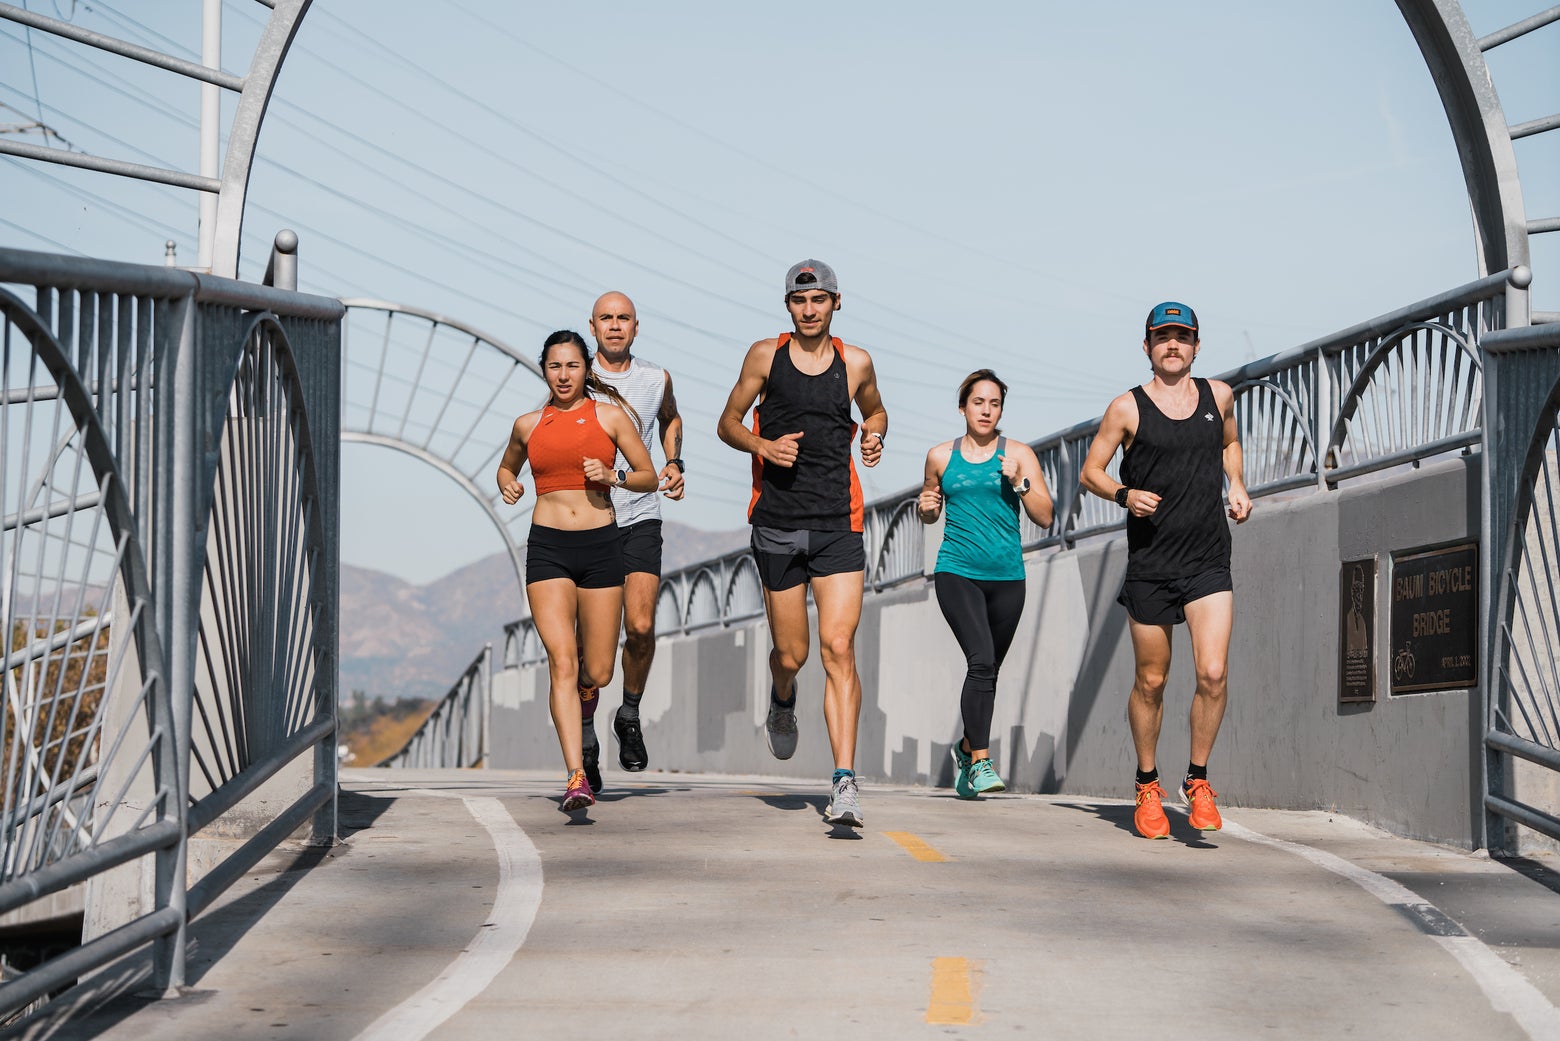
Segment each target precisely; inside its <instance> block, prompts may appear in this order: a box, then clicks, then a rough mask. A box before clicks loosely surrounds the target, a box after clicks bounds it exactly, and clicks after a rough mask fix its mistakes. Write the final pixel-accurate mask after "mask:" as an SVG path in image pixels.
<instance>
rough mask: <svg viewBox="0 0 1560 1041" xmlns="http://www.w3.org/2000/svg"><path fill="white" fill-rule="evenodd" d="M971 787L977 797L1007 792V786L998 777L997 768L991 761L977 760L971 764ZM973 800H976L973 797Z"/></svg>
mask: <svg viewBox="0 0 1560 1041" xmlns="http://www.w3.org/2000/svg"><path fill="white" fill-rule="evenodd" d="M969 786H970V788H971V789H972V790H973V791H974V793H975V795H989V794H994V793H996V792H1005V791H1007V785H1005V784H1003V783H1002V778H1000V777H998V776H997V768H996V767H994V766H992V765H991V760H990V759H977V760H975V761H974V762H973V763H971V764H970V769H969ZM971 798H974V796H973V795H972V796H971Z"/></svg>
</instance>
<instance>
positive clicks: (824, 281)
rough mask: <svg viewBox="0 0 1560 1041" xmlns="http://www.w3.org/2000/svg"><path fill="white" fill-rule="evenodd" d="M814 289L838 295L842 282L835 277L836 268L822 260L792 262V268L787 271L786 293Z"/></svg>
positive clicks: (788, 294)
mask: <svg viewBox="0 0 1560 1041" xmlns="http://www.w3.org/2000/svg"><path fill="white" fill-rule="evenodd" d="M813 289H821V290H823V291H824V292H825V293H832V294H834V295H835V296H838V295H839V293H840V283H839V279H837V278H835V277H834V269H833V268H832V267H830V266H829V265H827V264H825V263H824V262H823V261H821V260H801V261H798V262H797V263H795V264H792V265H791V270H789V271H787V272H786V273H785V295H786V296H790V295H791V294H792V293H805V292H808V291H809V290H813Z"/></svg>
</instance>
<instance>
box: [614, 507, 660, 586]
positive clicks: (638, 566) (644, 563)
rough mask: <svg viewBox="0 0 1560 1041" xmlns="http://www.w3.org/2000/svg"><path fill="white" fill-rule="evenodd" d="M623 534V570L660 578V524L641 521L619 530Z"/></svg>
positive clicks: (652, 521)
mask: <svg viewBox="0 0 1560 1041" xmlns="http://www.w3.org/2000/svg"><path fill="white" fill-rule="evenodd" d="M618 530H619V531H621V532H622V533H623V570H624V571H626V572H628V573H629V574H632V573H634V572H635V571H644V572H648V573H649V574H652V575H654V576H655V577H656V578H660V577H661V522H660V521H658V520H643V521H639V522H638V523H637V524H630V525H629V526H628V527H626V528H619V529H618Z"/></svg>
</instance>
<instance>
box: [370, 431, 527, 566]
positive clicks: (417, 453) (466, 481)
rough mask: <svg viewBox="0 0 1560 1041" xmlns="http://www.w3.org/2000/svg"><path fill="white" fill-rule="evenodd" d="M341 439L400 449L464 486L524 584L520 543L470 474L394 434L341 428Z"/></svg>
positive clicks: (523, 560) (523, 563) (523, 558)
mask: <svg viewBox="0 0 1560 1041" xmlns="http://www.w3.org/2000/svg"><path fill="white" fill-rule="evenodd" d="M341 440H342V441H343V442H348V441H350V442H352V443H354V444H363V445H377V446H379V447H380V448H389V449H391V450H393V451H396V452H403V453H405V454H406V455H409V456H411V457H412V458H413V459H418V460H421V461H422V462H425V463H427V464H428V465H429V466H431V467H433V468H434V469H435V470H438V471H439V472H440V473H442V474H443V475H444V476H446V477H448V478H449V479H450V480H452V481H454V482H455V483H456V484H458V485H460V486H461V488H463V489H465V492H466V494H467V495H469V496H471V498H472V499H473V500H475V501H476V503H477V505H478V506H480V507H482V512H483V513H485V514H487V516H488V519H489V520H491V521H492V522H493V527H494V528H496V529H498V534H499V537H500V538H502V539H503V540H504V546H505V548H506V549H507V550H508V552H509V562H510V563H511V564H513V565H514V569H515V581H516V582H517V583H519V585H520V588H522V589H524V588H525V555H524V554H523V553H521V552H520V547H519V546H518V545H516V543H515V541H514V540H513V539H511V538H510V537H509V529H508V528H506V527H504V518H502V517H500V516H499V515H498V511H497V510H495V509H494V508H493V503H492V500H491V499H490V498H489V497H487V496H484V495H483V494H482V490H481V489H480V488H478V487H477V486H476V485H475V484H473V483H472V482H471V479H470V478H468V477H467V476H466V475H465V474H463V473H461V472H460V471H459V470H457V469H455V468H454V467H453V466H451V465H450V464H449V463H448V462H447V461H446V460H444V459H441V458H439V457H438V456H436V455H434V454H432V453H431V452H425V451H423V450H422V449H420V448H416V447H414V446H412V445H409V444H407V443H406V442H404V441H397V440H395V439H394V438H389V437H380V436H378V435H377V434H360V433H355V432H353V431H348V430H343V431H342V432H341Z"/></svg>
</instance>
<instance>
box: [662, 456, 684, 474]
mask: <svg viewBox="0 0 1560 1041" xmlns="http://www.w3.org/2000/svg"><path fill="white" fill-rule="evenodd" d="M666 465H667V466H675V467H677V472H678V473H680V474H685V473H687V472H688V468H687V467H686V466H684V465H683V461H682V460H681V459H668V460H667V461H666Z"/></svg>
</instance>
